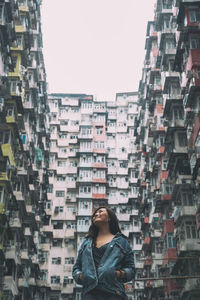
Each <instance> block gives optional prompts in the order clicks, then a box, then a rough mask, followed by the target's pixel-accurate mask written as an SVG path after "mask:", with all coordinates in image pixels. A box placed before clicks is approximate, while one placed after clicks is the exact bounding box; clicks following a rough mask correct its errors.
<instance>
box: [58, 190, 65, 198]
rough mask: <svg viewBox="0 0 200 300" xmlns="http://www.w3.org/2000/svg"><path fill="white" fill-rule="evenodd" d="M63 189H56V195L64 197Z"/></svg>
mask: <svg viewBox="0 0 200 300" xmlns="http://www.w3.org/2000/svg"><path fill="white" fill-rule="evenodd" d="M64 196H65V191H56V197H64Z"/></svg>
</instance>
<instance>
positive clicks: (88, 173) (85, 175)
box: [80, 170, 92, 179]
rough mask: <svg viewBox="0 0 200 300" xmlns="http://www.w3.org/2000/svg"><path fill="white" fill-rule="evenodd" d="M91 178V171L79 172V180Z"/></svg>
mask: <svg viewBox="0 0 200 300" xmlns="http://www.w3.org/2000/svg"><path fill="white" fill-rule="evenodd" d="M91 176H92V171H91V170H80V178H81V179H82V178H83V179H86V178H91Z"/></svg>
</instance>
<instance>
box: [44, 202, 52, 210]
mask: <svg viewBox="0 0 200 300" xmlns="http://www.w3.org/2000/svg"><path fill="white" fill-rule="evenodd" d="M45 208H46V209H51V200H47V201H46V202H45Z"/></svg>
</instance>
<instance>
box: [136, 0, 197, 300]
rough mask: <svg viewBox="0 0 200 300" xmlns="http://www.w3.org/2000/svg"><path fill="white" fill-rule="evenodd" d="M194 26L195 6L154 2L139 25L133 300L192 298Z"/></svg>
mask: <svg viewBox="0 0 200 300" xmlns="http://www.w3.org/2000/svg"><path fill="white" fill-rule="evenodd" d="M199 25H200V1H192V0H190V1H189V0H185V1H184V0H183V1H172V0H157V1H156V5H155V16H154V21H151V22H148V26H147V35H146V44H145V49H146V55H145V62H144V67H143V75H142V79H141V81H140V86H139V116H138V128H137V132H136V145H137V146H138V148H139V149H140V154H139V155H138V156H139V160H140V164H139V167H138V169H137V172H138V174H139V175H138V186H139V197H138V202H137V204H138V206H139V217H140V221H141V230H142V236H143V243H142V252H141V255H140V261H141V262H142V261H143V262H144V266H143V270H142V277H143V278H144V279H145V284H144V289H143V294H142V297H139V296H136V298H135V299H172V300H178V299H184V300H189V299H190V300H197V299H200V284H199V283H200V261H199V257H200V243H199V238H200V233H199V228H200V218H199V215H200V202H199V195H200V186H199V183H200V181H199V174H200V173H199V166H200V165H199V159H200V158H199V141H200V122H199V120H200V119H199V118H200V110H199V109H200V73H199V71H200V43H199V41H200V29H199V28H200V26H199ZM165 278H166V279H165Z"/></svg>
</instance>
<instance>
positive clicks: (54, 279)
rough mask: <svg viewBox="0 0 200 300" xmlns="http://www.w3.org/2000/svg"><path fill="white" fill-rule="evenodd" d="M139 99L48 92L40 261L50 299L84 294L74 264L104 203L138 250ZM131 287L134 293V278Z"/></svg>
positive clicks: (135, 94) (124, 94)
mask: <svg viewBox="0 0 200 300" xmlns="http://www.w3.org/2000/svg"><path fill="white" fill-rule="evenodd" d="M137 100H138V99H137V93H120V94H117V95H116V101H114V102H109V101H108V102H105V101H97V100H96V99H94V98H93V96H91V95H84V94H83V95H82V94H77V95H76V94H51V95H49V99H48V103H49V108H50V113H49V126H50V132H51V135H50V140H51V143H50V158H49V176H50V177H49V190H48V201H47V207H46V214H49V216H50V223H49V226H47V227H46V226H45V227H44V228H43V231H46V232H47V233H48V234H49V240H47V246H46V256H45V259H44V263H43V265H41V267H42V269H43V271H44V273H46V274H47V278H48V285H49V286H50V287H51V289H50V290H49V299H52V300H53V299H56V300H58V299H61V298H60V297H62V299H66V300H67V299H77V300H78V299H81V286H77V285H75V283H74V282H73V279H72V275H71V272H72V267H73V264H74V262H75V259H76V254H77V249H78V248H79V246H80V243H81V242H82V241H83V239H84V237H85V235H86V233H87V232H88V229H89V226H90V221H91V215H92V212H93V211H94V210H95V208H97V207H99V206H100V205H109V206H110V207H111V208H112V209H113V210H114V211H115V212H116V213H117V215H118V217H119V220H120V224H121V228H122V231H123V233H124V234H126V235H127V236H129V239H130V242H131V244H132V246H133V248H135V250H136V253H137V251H139V250H141V247H142V245H141V243H142V242H141V236H140V232H139V226H140V220H139V219H138V208H137V204H136V200H137V193H138V187H137V171H136V164H135V151H134V149H135V144H134V141H135V137H134V133H135V128H136V124H135V120H136V117H137V114H138V103H137ZM130 232H131V233H130ZM133 232H134V233H133ZM129 233H130V234H129ZM49 244H50V246H49ZM55 265H56V266H55ZM127 289H128V293H129V294H130V295H132V289H133V287H132V285H131V284H129V285H127ZM73 297H75V298H73ZM130 299H131V298H130Z"/></svg>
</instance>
